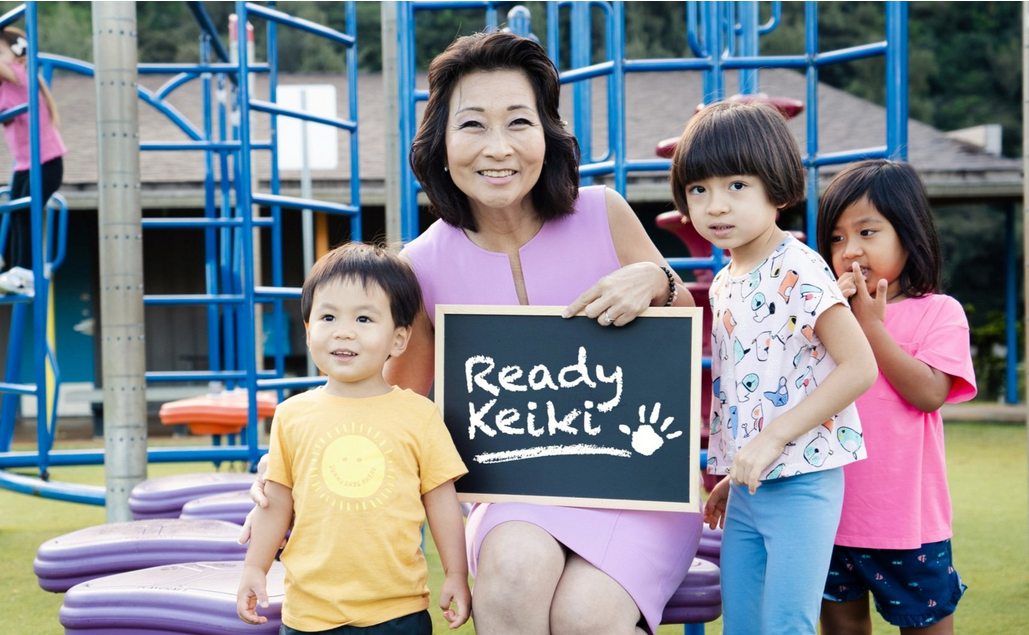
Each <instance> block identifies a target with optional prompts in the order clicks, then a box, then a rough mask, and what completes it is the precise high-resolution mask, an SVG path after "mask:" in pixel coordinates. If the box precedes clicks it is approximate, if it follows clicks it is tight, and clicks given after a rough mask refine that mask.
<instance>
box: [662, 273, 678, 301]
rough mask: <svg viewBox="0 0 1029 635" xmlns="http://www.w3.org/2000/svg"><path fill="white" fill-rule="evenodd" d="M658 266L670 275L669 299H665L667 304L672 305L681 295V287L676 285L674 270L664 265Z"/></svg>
mask: <svg viewBox="0 0 1029 635" xmlns="http://www.w3.org/2000/svg"><path fill="white" fill-rule="evenodd" d="M658 266H659V267H661V271H664V272H665V275H666V276H668V299H667V300H665V306H672V305H673V304H674V303H675V299H676V298H677V297H679V287H677V286H675V277H674V276H672V270H671V269H669V268H668V267H666V266H664V265H658Z"/></svg>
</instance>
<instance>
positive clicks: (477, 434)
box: [435, 304, 702, 512]
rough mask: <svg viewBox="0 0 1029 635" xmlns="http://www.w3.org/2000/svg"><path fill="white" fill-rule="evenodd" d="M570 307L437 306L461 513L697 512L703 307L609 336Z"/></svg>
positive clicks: (440, 375)
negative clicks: (510, 507)
mask: <svg viewBox="0 0 1029 635" xmlns="http://www.w3.org/2000/svg"><path fill="white" fill-rule="evenodd" d="M563 310H564V307H557V306H480V305H444V304H440V305H436V341H435V399H436V405H437V406H438V407H439V409H440V412H441V413H442V414H443V419H444V421H445V422H446V424H447V427H448V428H449V429H450V433H451V437H453V439H454V443H455V445H456V446H457V449H458V451H459V452H460V453H461V457H462V458H463V459H464V462H465V465H466V466H467V467H468V469H469V473H468V474H467V475H466V476H464V477H462V478H460V479H458V481H457V491H458V498H459V499H460V500H462V501H466V502H503V501H520V502H532V503H540V504H550V505H564V506H572V507H600V508H613V509H635V510H656V511H677V512H696V511H699V509H700V488H699V480H700V468H701V466H700V426H701V425H702V420H701V417H700V376H701V319H702V317H701V309H699V308H686V307H670V308H650V309H647V310H646V311H644V312H643V313H641V314H640V316H639V317H638V318H637V319H636V320H634V321H633V322H631V323H629V324H627V325H625V326H621V327H603V326H600V325H599V324H598V323H597V321H596V320H594V319H591V318H588V317H586V316H585V315H579V316H576V317H573V318H568V319H565V318H562V317H561V312H562V311H563Z"/></svg>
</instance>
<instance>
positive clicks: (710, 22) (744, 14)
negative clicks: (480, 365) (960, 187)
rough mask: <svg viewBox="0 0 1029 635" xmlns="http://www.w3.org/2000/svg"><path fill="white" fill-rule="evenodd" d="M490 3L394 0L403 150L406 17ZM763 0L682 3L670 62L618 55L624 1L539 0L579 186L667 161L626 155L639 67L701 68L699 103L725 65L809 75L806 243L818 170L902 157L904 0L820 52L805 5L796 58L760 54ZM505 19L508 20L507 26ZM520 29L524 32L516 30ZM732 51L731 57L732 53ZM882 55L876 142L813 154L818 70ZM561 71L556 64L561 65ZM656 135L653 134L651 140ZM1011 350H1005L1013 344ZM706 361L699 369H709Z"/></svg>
mask: <svg viewBox="0 0 1029 635" xmlns="http://www.w3.org/2000/svg"><path fill="white" fill-rule="evenodd" d="M496 4H498V3H494V2H460V3H457V2H401V3H400V5H401V7H400V10H399V11H398V18H397V22H398V24H397V30H398V33H399V38H398V39H399V41H398V43H397V45H398V49H399V54H398V58H399V68H398V76H399V79H398V81H399V83H400V91H399V92H400V103H401V108H400V145H401V148H402V149H403V151H404V152H403V154H404V156H406V154H407V152H408V151H409V150H410V147H411V141H412V140H413V138H414V131H415V128H416V123H417V122H416V105H417V102H419V101H424V100H426V99H428V93H427V91H424V90H416V89H415V69H416V68H417V65H416V60H415V55H414V50H415V49H414V39H415V29H414V26H415V25H414V15H415V11H424V10H432V9H444V8H446V9H452V8H458V7H459V8H465V9H467V8H475V7H479V8H485V9H486V20H485V22H486V24H485V28H487V29H490V28H496V26H497V21H496V20H497V16H496ZM770 4H771V17H770V18H769V20H768V21H767V22H766V23H764V24H759V22H758V18H759V15H758V13H759V3H758V2H754V1H751V0H748V1H741V2H729V1H721V0H719V1H714V2H692V1H691V2H686V3H685V8H686V23H687V36H688V37H687V39H688V42H689V45H690V52H692V53H693V55H694V57H683V58H673V59H641V60H629V59H625V32H624V25H625V6H624V3H623V2H601V1H598V0H591V1H589V2H567V1H562V2H549V3H547V22H546V27H547V52H548V54H549V56H550V58H551V59H552V60H554V63H555V65H560V60H561V48H560V46H561V41H560V32H561V31H560V25H561V11H562V9H568V12H569V13H570V28H569V32H570V39H571V44H570V47H571V50H570V60H571V68H569V69H561V70H560V75H561V83H562V84H573V93H572V99H573V126H574V133H575V136H576V138H577V139H578V141H579V148H580V151H581V153H582V164H581V165H580V167H579V175H580V178H581V180H582V182H583V184H588V183H591V182H592V180H593V177H595V176H601V175H608V174H610V175H613V180H614V184H613V185H614V189H616V190H618V192H619V193H621V194H622V196H625V194H626V186H627V180H628V173H629V172H667V171H668V169H669V168H670V167H671V161H669V160H668V159H647V160H641V159H628V158H627V153H626V146H627V144H626V131H625V74H626V73H642V72H674V71H699V72H701V73H703V85H704V103H714V102H718V101H722V100H723V99H725V97H726V95H725V88H724V87H725V80H724V75H725V72H726V71H730V70H735V71H738V72H739V80H740V81H739V85H740V91H741V92H742V93H743V94H753V93H757V92H758V91H759V86H760V83H759V75H758V74H759V70H758V69H760V68H793V69H798V70H799V69H803V70H804V71H805V74H806V78H807V103H806V108H807V147H806V150H807V152H806V155H805V156H804V164H805V166H806V168H807V176H808V178H807V188H808V196H807V205H808V207H807V210H806V219H805V223H806V229H807V236H808V240H809V242H813V241H814V240H815V236H816V232H815V219H816V216H817V209H818V207H817V205H818V168H819V167H821V166H824V165H836V164H841V163H849V162H852V161H857V160H862V159H868V158H879V157H888V158H893V159H899V160H903V159H905V158H906V156H907V119H908V102H907V63H906V61H907V3H906V2H887V3H885V4H884V6H885V11H886V34H885V35H886V39H885V40H884V41H882V42H876V43H872V44H866V45H861V46H854V47H850V48H845V49H839V50H836V51H825V52H819V50H818V6H817V3H815V2H808V3H805V4H804V7H805V20H806V40H805V50H804V54H803V55H781V56H764V57H762V56H760V55H759V38H760V36H761V35H764V34H766V33H770V32H771V31H773V30H774V29H775V28H776V26H778V24H779V22H780V19H781V13H782V11H781V9H782V7H781V3H780V2H778V1H776V2H772V3H770ZM593 9H597V10H599V11H601V12H602V14H603V24H604V26H605V29H604V38H605V39H604V52H605V59H604V60H603V61H600V62H597V63H594V62H593V61H592V58H591V53H592V50H593V49H592V42H591V37H592V34H591V25H592V14H591V11H592V10H593ZM512 26H513V25H512ZM523 35H527V34H523ZM737 52H738V53H739V55H737V54H736V53H737ZM878 55H885V56H886V82H887V90H886V93H887V104H886V110H887V122H886V127H887V134H886V139H884V145H882V146H878V147H874V148H860V149H855V150H849V151H845V152H833V153H825V154H819V152H818V139H819V137H818V125H817V122H818V91H817V88H818V69H819V68H820V67H822V66H825V65H828V64H838V63H844V62H849V61H853V60H859V59H864V58H867V57H872V56H878ZM559 69H560V66H559ZM597 77H607V78H608V81H607V113H608V122H607V123H608V148H607V150H606V152H605V153H604V154H603V155H601V156H594V153H593V143H592V130H593V127H592V124H593V121H592V118H593V115H592V103H593V101H592V93H591V90H592V87H591V85H590V81H589V80H592V79H594V78H597ZM658 141H660V140H659V139H655V140H654V142H655V143H657V142H658ZM399 168H400V175H401V188H402V193H401V235H402V238H403V240H405V241H409V240H412V239H414V238H415V237H416V236H417V235H418V205H417V192H418V190H419V185H418V183H417V182H416V181H415V178H414V175H413V174H412V173H411V168H410V166H409V164H408V163H407V161H401V164H400V166H399ZM667 260H668V263H669V264H670V265H671V266H672V267H674V268H675V269H677V270H685V269H698V268H709V269H713V270H715V271H717V270H718V269H720V268H721V267H723V266H724V265H725V262H726V260H725V256H724V254H723V253H722V252H721V250H717V249H716V250H714V254H713V255H712V256H711V257H710V258H668V259H667ZM1013 348H1014V347H1012V349H1013ZM710 363H711V361H710V359H705V360H704V366H705V367H709V366H710Z"/></svg>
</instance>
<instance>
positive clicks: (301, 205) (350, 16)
mask: <svg viewBox="0 0 1029 635" xmlns="http://www.w3.org/2000/svg"><path fill="white" fill-rule="evenodd" d="M236 14H237V15H238V16H239V19H238V21H237V26H236V28H237V30H238V40H237V42H238V46H239V65H240V73H239V82H240V94H241V95H243V96H244V97H241V98H240V100H239V108H240V122H241V126H240V131H239V139H240V142H241V144H242V150H241V154H240V161H239V168H240V175H239V177H240V178H239V181H240V182H241V183H242V184H243V185H244V187H243V188H242V189H241V190H240V195H238V197H237V203H238V204H239V206H240V208H241V209H243V210H249V209H250V206H251V205H252V204H263V205H268V206H269V207H271V210H272V218H273V219H274V223H275V226H276V229H275V230H273V232H272V238H273V240H272V271H273V275H272V285H273V286H274V287H282V274H281V262H282V260H281V255H282V244H281V240H280V235H281V232H280V231H278V228H280V227H281V225H279V222H280V220H279V215H280V210H281V209H282V208H284V207H285V208H292V209H311V210H315V211H322V212H327V213H333V214H342V215H345V216H347V217H349V219H350V233H351V238H352V239H353V240H361V239H362V234H361V213H360V210H361V197H360V161H359V158H358V156H359V151H358V150H359V149H358V136H357V127H358V124H357V121H358V115H357V106H358V102H357V49H356V45H357V9H356V7H355V5H354V3H353V2H352V1H351V2H347V3H346V15H345V29H346V32H340V31H337V30H334V29H331V28H328V27H325V26H322V25H319V24H315V23H313V22H310V21H308V20H303V19H300V18H296V17H293V16H290V15H287V14H286V13H283V12H281V11H278V10H275V9H273V8H270V7H264V6H260V5H257V4H254V3H250V2H242V1H237V2H236ZM250 16H255V17H261V18H264V19H265V20H267V22H268V51H269V64H270V66H271V68H272V74H271V77H270V82H269V92H270V94H271V99H270V100H268V101H260V100H254V99H251V98H250V97H249V95H250V90H249V89H248V77H247V68H248V57H247V33H246V25H247V22H248V20H249V18H250ZM277 25H283V26H288V27H292V28H294V29H298V30H300V31H303V32H306V33H309V34H313V35H317V36H319V37H323V38H326V39H328V40H330V41H333V42H336V43H337V44H341V45H343V46H345V47H346V59H347V86H348V89H347V97H348V103H347V106H348V115H347V119H345V120H344V119H330V118H321V117H314V116H311V115H307V114H304V113H301V112H299V111H293V110H288V109H285V108H282V107H280V106H278V105H276V103H275V95H276V89H277V82H278V71H277V67H278V65H277V63H276V61H277V50H278V40H277V37H278V31H277ZM251 110H255V111H258V112H266V113H268V114H270V115H271V128H272V135H271V136H272V139H273V141H272V146H273V147H272V148H271V150H272V156H273V160H272V166H273V167H272V178H271V190H272V191H271V193H270V194H258V193H254V192H251V191H250V190H249V184H250V183H251V182H252V180H251V165H250V157H251V154H250V152H251V149H252V143H251V140H250V130H249V125H248V124H249V121H250V111H251ZM279 116H291V117H296V118H298V119H301V120H306V121H312V122H315V123H321V124H326V125H330V126H334V127H336V128H339V129H342V130H346V131H347V132H349V133H350V135H349V139H350V204H349V205H340V204H334V203H326V202H319V201H309V200H304V199H299V198H293V197H287V196H282V195H281V194H279V188H280V183H279V173H278V165H277V161H276V160H275V159H274V157H275V152H276V148H275V147H274V146H275V144H276V143H277V138H278V135H277V134H276V130H277V127H278V122H277V117H279ZM249 217H250V216H249V214H246V213H245V214H244V218H245V219H248V218H249ZM242 234H243V260H244V262H246V263H252V262H253V245H252V242H251V240H250V235H251V234H250V228H249V227H247V224H246V223H245V224H244V227H243V231H242ZM252 269H253V268H252V267H251V266H248V267H245V271H244V285H243V290H244V294H245V295H246V302H245V304H244V308H243V311H244V318H243V319H242V320H240V322H239V324H240V326H241V327H242V328H241V333H240V337H239V341H240V344H241V346H242V347H244V350H245V352H244V353H243V357H244V358H245V359H246V360H247V364H246V370H247V376H246V388H247V392H248V395H249V400H250V407H249V412H248V419H247V422H248V423H247V446H248V448H249V454H248V459H249V460H250V462H251V464H256V462H257V459H258V458H259V456H260V453H259V448H258V446H257V390H258V389H259V388H262V387H264V386H262V385H261V380H260V378H259V376H258V375H259V374H258V373H257V370H256V365H255V360H256V352H255V351H254V350H253V347H254V346H255V334H254V333H253V324H254V318H255V317H256V316H255V311H254V309H255V305H256V302H258V301H259V299H262V298H261V296H259V295H258V294H257V293H256V290H255V281H254V275H253V270H252ZM263 299H264V300H269V301H271V303H272V305H273V307H274V310H273V319H274V320H275V324H276V326H277V328H276V332H278V333H283V332H284V331H285V329H284V317H283V316H284V314H283V312H282V298H280V297H271V296H264V297H263ZM276 354H277V359H276V365H277V371H278V375H279V377H277V378H275V379H277V382H276V384H275V385H274V387H275V388H277V389H283V388H288V387H300V386H307V385H310V383H311V381H312V380H311V379H310V378H298V379H292V378H291V379H287V378H283V377H281V375H282V372H283V369H282V357H281V347H276ZM315 381H323V380H317V379H315ZM268 387H271V386H268Z"/></svg>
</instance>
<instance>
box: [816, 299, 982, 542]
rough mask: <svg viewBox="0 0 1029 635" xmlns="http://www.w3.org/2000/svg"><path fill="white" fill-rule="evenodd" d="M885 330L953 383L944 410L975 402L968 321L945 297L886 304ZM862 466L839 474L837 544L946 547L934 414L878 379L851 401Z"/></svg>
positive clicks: (939, 435) (946, 499)
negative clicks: (860, 430) (860, 427)
mask: <svg viewBox="0 0 1029 635" xmlns="http://www.w3.org/2000/svg"><path fill="white" fill-rule="evenodd" d="M885 325H886V330H887V331H889V333H890V335H892V336H893V339H894V340H896V341H897V343H898V344H899V345H900V347H901V348H902V349H904V350H905V351H906V352H908V353H909V354H911V355H912V356H913V357H914V358H915V359H917V360H920V361H922V362H925V363H926V364H928V365H929V366H931V367H933V368H935V369H937V370H939V371H942V372H944V373H947V374H948V375H951V376H953V377H954V383H953V385H952V386H951V389H950V394H949V395H947V402H948V403H957V402H961V401H967V400H969V399H971V398H972V397H974V396H975V393H976V386H975V373H974V371H973V369H972V357H971V352H970V350H969V341H968V320H967V319H966V318H965V312H964V310H962V308H961V305H960V304H959V303H958V302H957V300H955V299H954V298H952V297H950V296H946V295H929V296H925V297H921V298H911V299H908V300H903V301H901V302H897V303H895V304H888V305H886V321H885ZM856 403H857V409H858V414H859V415H860V416H861V421H862V422H863V423H864V435H865V447H866V448H868V460H866V461H860V462H857V463H851V464H850V465H847V466H845V467H844V468H843V471H844V475H845V483H846V485H845V488H844V496H843V515H842V517H841V518H840V527H839V530H838V531H837V532H836V544H837V545H842V546H845V547H863V548H866V549H916V548H918V547H919V546H920V545H922V544H926V543H931V542H939V541H941V540H947V539H948V538H950V537H951V536H952V535H953V531H952V530H951V506H950V492H949V490H948V488H947V464H946V455H945V452H944V446H943V418H942V417H941V416H940V412H939V411H938V410H937V411H935V412H929V413H926V412H922V411H921V410H918V409H917V408H915V407H914V406H912V405H911V404H909V403H908V402H907V401H905V400H904V398H903V397H901V396H900V394H899V393H897V391H896V390H894V388H893V386H892V385H891V384H890V382H889V381H887V380H886V378H885V377H884V376H883V375H882V373H881V372H880V374H879V379H878V380H877V381H876V382H875V384H874V385H873V386H872V387H871V388H870V389H869V390H868V392H866V393H865V394H864V395H862V396H861V397H860V398H859V399H858V400H857V402H856Z"/></svg>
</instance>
